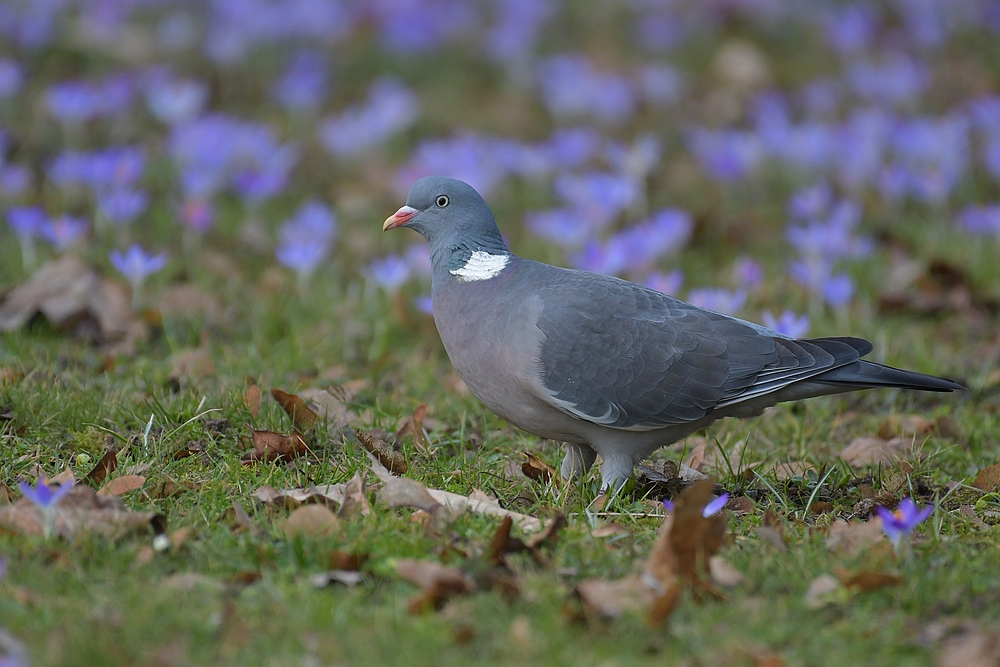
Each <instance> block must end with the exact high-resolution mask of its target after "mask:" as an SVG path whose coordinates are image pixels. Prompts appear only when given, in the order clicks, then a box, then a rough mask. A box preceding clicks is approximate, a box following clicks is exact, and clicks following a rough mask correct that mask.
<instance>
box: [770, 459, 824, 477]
mask: <svg viewBox="0 0 1000 667" xmlns="http://www.w3.org/2000/svg"><path fill="white" fill-rule="evenodd" d="M811 470H815V466H813V465H811V464H809V463H806V462H805V461H781V462H780V463H776V464H775V465H774V477H775V479H777V480H779V481H782V482H784V481H787V480H790V479H794V478H796V477H805V476H806V475H808V474H809V471H811Z"/></svg>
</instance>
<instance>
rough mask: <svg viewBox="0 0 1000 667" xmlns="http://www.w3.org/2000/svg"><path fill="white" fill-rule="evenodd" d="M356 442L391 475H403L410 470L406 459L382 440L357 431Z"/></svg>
mask: <svg viewBox="0 0 1000 667" xmlns="http://www.w3.org/2000/svg"><path fill="white" fill-rule="evenodd" d="M356 436H357V438H358V442H360V443H361V446H362V447H364V448H365V449H367V450H368V451H369V452H370V453H371V454H373V455H374V456H375V458H377V459H378V461H379V463H381V464H382V465H383V466H385V467H386V468H388V469H389V472H391V473H392V474H393V475H405V474H406V473H407V471H408V470H409V469H410V466H409V465H408V464H407V463H406V458H405V457H404V456H403V454H402V453H401V452H398V451H396V450H394V449H393V448H392V447H390V446H389V444H388V443H386V442H385V441H384V440H380V439H378V438H376V437H375V436H373V435H372V434H371V433H369V432H368V431H362V430H361V429H358V430H357V432H356Z"/></svg>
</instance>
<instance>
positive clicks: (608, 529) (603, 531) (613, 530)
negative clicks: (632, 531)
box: [590, 521, 628, 539]
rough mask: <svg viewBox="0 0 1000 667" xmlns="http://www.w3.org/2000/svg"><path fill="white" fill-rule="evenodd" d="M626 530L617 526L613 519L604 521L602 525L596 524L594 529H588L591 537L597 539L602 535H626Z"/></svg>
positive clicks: (602, 536)
mask: <svg viewBox="0 0 1000 667" xmlns="http://www.w3.org/2000/svg"><path fill="white" fill-rule="evenodd" d="M626 534H628V531H627V530H625V529H624V528H622V527H621V526H619V525H618V524H617V523H615V522H614V521H612V522H610V523H606V524H604V525H603V526H598V527H597V528H595V529H594V530H592V531H590V535H591V537H596V538H598V539H600V538H604V537H615V536H617V535H626Z"/></svg>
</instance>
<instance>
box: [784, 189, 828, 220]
mask: <svg viewBox="0 0 1000 667" xmlns="http://www.w3.org/2000/svg"><path fill="white" fill-rule="evenodd" d="M832 205H833V189H832V188H831V187H830V184H829V183H818V184H816V185H810V186H808V187H804V188H802V189H800V190H796V191H795V193H793V194H792V197H791V199H789V200H788V215H789V216H791V217H792V218H793V219H796V220H815V219H817V218H821V217H823V216H825V215H826V214H827V213H828V212H829V210H830V207H831V206H832Z"/></svg>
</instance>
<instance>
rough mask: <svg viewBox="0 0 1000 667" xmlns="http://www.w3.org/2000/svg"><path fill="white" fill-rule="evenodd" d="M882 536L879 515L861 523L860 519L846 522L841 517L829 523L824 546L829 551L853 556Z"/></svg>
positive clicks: (879, 540)
mask: <svg viewBox="0 0 1000 667" xmlns="http://www.w3.org/2000/svg"><path fill="white" fill-rule="evenodd" d="M884 537H885V533H883V532H882V519H881V518H880V517H875V518H874V519H871V520H870V521H865V522H863V523H862V522H860V521H852V522H851V523H847V522H846V521H844V520H843V519H837V520H836V521H834V522H833V524H831V525H830V532H829V533H828V534H827V538H826V546H827V548H828V549H829V550H830V551H835V552H837V553H840V554H844V555H846V556H848V557H854V556H856V555H857V554H859V553H861V552H862V551H863V550H865V549H867V548H868V547H870V546H872V545H874V544H878V543H879V542H881V541H882V540H883V539H884Z"/></svg>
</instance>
